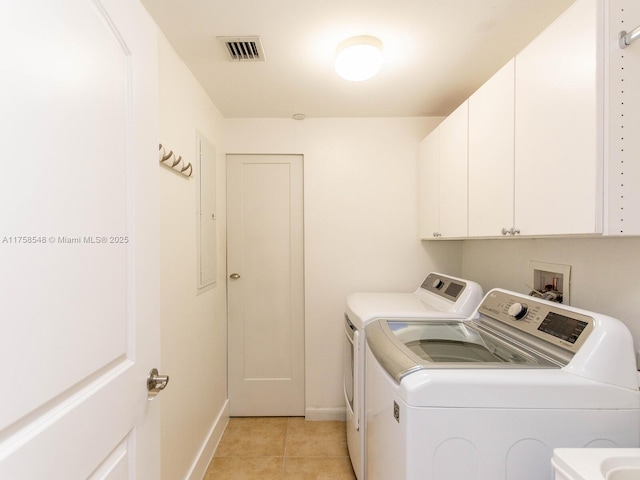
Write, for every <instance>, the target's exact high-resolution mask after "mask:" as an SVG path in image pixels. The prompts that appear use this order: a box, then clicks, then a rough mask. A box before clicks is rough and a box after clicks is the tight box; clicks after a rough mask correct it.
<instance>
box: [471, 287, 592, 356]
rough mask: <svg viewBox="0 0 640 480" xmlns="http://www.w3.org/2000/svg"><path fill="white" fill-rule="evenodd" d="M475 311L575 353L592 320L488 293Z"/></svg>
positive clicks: (559, 308)
mask: <svg viewBox="0 0 640 480" xmlns="http://www.w3.org/2000/svg"><path fill="white" fill-rule="evenodd" d="M478 312H479V313H480V314H482V315H485V316H487V317H490V318H492V319H494V320H496V321H498V322H500V323H503V324H506V325H509V326H511V327H513V328H516V329H518V330H520V331H522V332H525V333H528V334H530V335H533V336H534V337H537V338H539V339H542V340H544V341H546V342H548V343H551V344H554V345H556V346H559V347H561V348H563V349H565V350H568V351H570V352H572V353H576V352H577V351H578V350H579V349H580V347H581V346H582V344H583V343H584V341H585V340H586V338H587V337H588V336H589V334H590V333H591V331H592V330H593V324H594V319H593V318H592V317H590V316H588V315H583V314H581V313H578V312H574V311H572V310H570V309H567V308H563V307H562V306H560V305H558V304H551V305H550V304H549V302H544V301H540V300H538V299H536V298H533V297H519V296H516V295H513V294H509V293H507V292H503V291H499V290H492V291H491V292H489V293H488V294H487V295H486V296H485V297H484V300H483V301H482V304H481V305H480V306H479V307H478Z"/></svg>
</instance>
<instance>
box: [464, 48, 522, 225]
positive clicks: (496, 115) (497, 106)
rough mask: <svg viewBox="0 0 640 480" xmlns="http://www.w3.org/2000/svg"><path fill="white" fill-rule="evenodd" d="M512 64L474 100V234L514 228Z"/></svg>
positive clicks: (471, 112)
mask: <svg viewBox="0 0 640 480" xmlns="http://www.w3.org/2000/svg"><path fill="white" fill-rule="evenodd" d="M514 65H515V61H514V60H511V61H510V62H509V63H507V64H506V65H505V66H504V67H502V68H501V69H500V70H499V71H498V72H497V73H496V74H495V75H494V76H493V77H491V78H490V79H489V80H488V81H487V83H485V84H484V85H483V86H482V87H480V88H479V89H478V91H476V92H475V93H474V94H473V95H472V96H471V97H470V98H469V236H470V237H486V236H496V235H501V234H502V233H501V232H502V229H503V228H504V229H507V230H509V229H511V227H512V226H513V219H514V217H513V201H514V197H513V196H514V192H513V181H514V178H513V154H514V151H513V149H514V131H513V124H514V120H513V115H514V77H515V70H514Z"/></svg>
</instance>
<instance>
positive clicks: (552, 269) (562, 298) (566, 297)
mask: <svg viewBox="0 0 640 480" xmlns="http://www.w3.org/2000/svg"><path fill="white" fill-rule="evenodd" d="M530 263H531V285H530V286H531V288H532V289H533V290H532V292H531V293H530V295H533V296H536V297H540V298H544V299H546V300H552V301H556V302H559V303H564V304H566V305H569V302H570V293H571V292H570V288H569V287H570V276H571V265H558V264H556V263H546V262H537V261H534V260H531V262H530Z"/></svg>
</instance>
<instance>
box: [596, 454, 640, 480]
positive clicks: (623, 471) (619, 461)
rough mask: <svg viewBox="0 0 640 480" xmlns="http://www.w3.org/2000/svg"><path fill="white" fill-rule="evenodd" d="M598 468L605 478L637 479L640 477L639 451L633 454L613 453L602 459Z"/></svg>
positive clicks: (619, 479)
mask: <svg viewBox="0 0 640 480" xmlns="http://www.w3.org/2000/svg"><path fill="white" fill-rule="evenodd" d="M613 450H615V449H613ZM638 451H639V452H640V449H638ZM600 469H601V470H602V474H603V475H604V478H606V479H607V480H638V479H640V453H638V454H637V455H635V456H628V455H622V456H618V455H613V456H611V457H609V458H607V459H606V460H603V461H602V465H601V467H600Z"/></svg>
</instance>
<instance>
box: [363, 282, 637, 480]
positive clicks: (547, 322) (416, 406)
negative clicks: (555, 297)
mask: <svg viewBox="0 0 640 480" xmlns="http://www.w3.org/2000/svg"><path fill="white" fill-rule="evenodd" d="M366 332H367V345H368V346H367V352H366V363H367V369H366V371H367V379H366V396H367V409H366V425H367V426H366V432H367V441H366V445H367V452H366V458H367V466H366V469H367V479H368V480H390V479H395V478H398V479H403V480H418V479H420V480H460V479H465V480H545V479H546V480H551V479H552V478H553V470H552V466H551V458H552V455H553V449H554V448H557V447H638V446H639V445H640V392H639V391H638V378H637V375H636V364H635V356H634V349H633V341H632V338H631V334H630V332H629V331H628V329H627V328H626V327H625V326H624V325H623V324H622V323H621V322H619V321H618V320H615V319H613V318H611V317H607V316H604V315H599V314H596V313H593V312H588V311H585V310H580V309H576V308H572V307H568V306H564V305H560V304H554V303H550V302H547V301H545V300H540V299H534V298H532V297H527V296H525V295H521V294H517V293H514V292H509V291H506V290H501V289H494V290H491V291H490V292H489V293H488V294H487V295H486V296H485V298H484V299H483V300H482V303H481V304H480V305H479V306H478V308H477V310H476V311H475V312H474V315H472V316H471V317H470V318H469V319H466V320H458V321H453V320H450V319H449V320H443V321H441V322H438V321H433V320H432V321H429V322H415V321H414V322H407V321H406V320H402V319H380V320H377V321H375V322H373V323H371V324H370V325H369V326H368V327H367V330H366Z"/></svg>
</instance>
